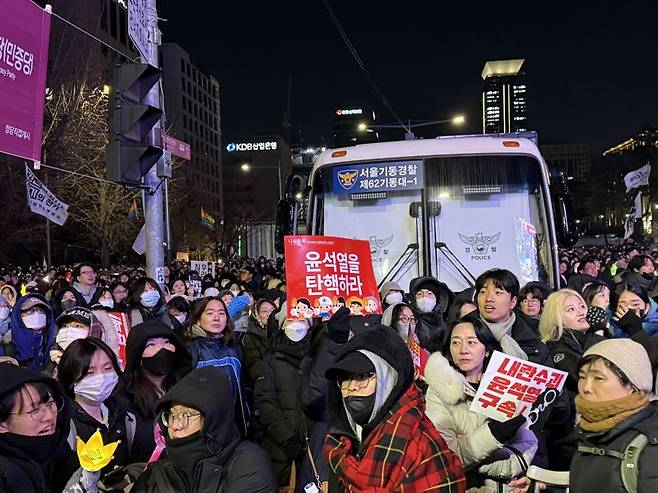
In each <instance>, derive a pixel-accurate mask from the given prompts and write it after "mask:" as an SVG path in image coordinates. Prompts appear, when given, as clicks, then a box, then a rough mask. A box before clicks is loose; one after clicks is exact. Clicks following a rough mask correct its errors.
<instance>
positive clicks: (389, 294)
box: [379, 281, 404, 310]
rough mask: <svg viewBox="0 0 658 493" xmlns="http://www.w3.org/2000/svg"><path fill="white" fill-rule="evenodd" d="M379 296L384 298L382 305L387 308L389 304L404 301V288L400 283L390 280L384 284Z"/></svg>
mask: <svg viewBox="0 0 658 493" xmlns="http://www.w3.org/2000/svg"><path fill="white" fill-rule="evenodd" d="M379 296H380V297H381V300H382V307H383V308H384V310H386V308H388V307H389V306H391V305H394V304H395V303H402V302H403V301H404V290H403V289H402V288H401V287H400V285H399V284H398V283H396V282H393V281H388V282H385V283H384V284H382V287H381V289H380V290H379Z"/></svg>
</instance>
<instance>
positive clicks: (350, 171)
mask: <svg viewBox="0 0 658 493" xmlns="http://www.w3.org/2000/svg"><path fill="white" fill-rule="evenodd" d="M423 178H424V173H423V162H422V161H420V160H416V161H388V162H383V163H362V164H353V165H349V166H338V167H336V168H334V169H333V191H334V193H336V194H341V195H346V194H353V193H366V192H395V191H402V190H419V189H421V188H423Z"/></svg>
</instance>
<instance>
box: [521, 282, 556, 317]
mask: <svg viewBox="0 0 658 493" xmlns="http://www.w3.org/2000/svg"><path fill="white" fill-rule="evenodd" d="M549 294H550V290H549V289H548V288H547V287H546V286H544V285H542V284H541V283H539V282H529V283H528V284H526V285H525V286H523V287H522V288H521V289H520V290H519V305H520V306H521V311H522V312H523V313H524V314H525V315H527V316H528V317H530V318H534V319H535V320H539V317H540V316H541V312H542V310H543V308H544V302H545V301H546V298H548V295H549Z"/></svg>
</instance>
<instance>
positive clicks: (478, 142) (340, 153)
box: [313, 134, 543, 170]
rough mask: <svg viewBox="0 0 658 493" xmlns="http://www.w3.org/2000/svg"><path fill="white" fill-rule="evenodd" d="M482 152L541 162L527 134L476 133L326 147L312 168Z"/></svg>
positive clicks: (535, 147) (537, 151)
mask: <svg viewBox="0 0 658 493" xmlns="http://www.w3.org/2000/svg"><path fill="white" fill-rule="evenodd" d="M482 154H507V155H510V154H520V155H526V156H527V155H531V156H535V157H536V158H537V159H538V160H539V161H543V160H542V159H541V155H540V153H539V149H537V146H536V145H535V144H534V142H533V141H532V140H530V139H529V138H527V137H522V136H520V135H517V134H496V135H482V134H477V135H449V136H442V137H437V138H435V139H420V140H401V141H395V142H377V143H374V144H359V145H356V146H353V147H340V148H336V149H328V150H326V151H325V152H323V153H322V154H320V155H319V156H318V157H317V159H316V160H315V163H314V165H313V169H314V170H315V169H317V168H319V167H322V166H326V165H332V164H341V163H354V162H363V161H378V160H389V159H414V158H423V157H429V156H456V155H457V156H468V155H482Z"/></svg>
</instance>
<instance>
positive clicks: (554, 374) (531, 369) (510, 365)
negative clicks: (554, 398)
mask: <svg viewBox="0 0 658 493" xmlns="http://www.w3.org/2000/svg"><path fill="white" fill-rule="evenodd" d="M566 378H567V373H566V372H563V371H560V370H556V369H555V368H549V367H547V366H543V365H538V364H537V363H532V362H531V361H526V360H522V359H519V358H515V357H513V356H509V355H507V354H504V353H501V352H499V351H494V353H493V355H492V356H491V359H490V360H489V364H488V365H487V370H486V372H485V373H484V375H482V380H480V386H479V387H478V391H477V393H476V394H475V397H474V398H473V402H472V403H471V411H473V412H476V413H479V414H483V415H485V416H488V417H489V418H491V419H495V420H496V421H507V420H508V419H510V418H512V417H514V416H518V415H519V414H523V415H524V416H527V415H528V413H529V412H530V410H531V408H532V405H533V404H534V402H535V401H536V400H537V397H539V395H540V394H541V393H542V392H543V391H544V390H546V389H555V390H557V391H558V392H560V391H561V390H562V387H563V386H564V382H565V381H566Z"/></svg>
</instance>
